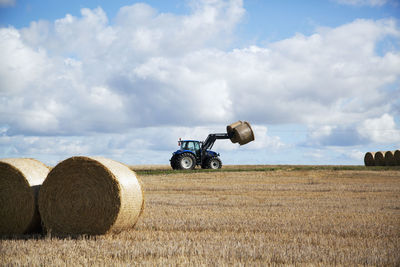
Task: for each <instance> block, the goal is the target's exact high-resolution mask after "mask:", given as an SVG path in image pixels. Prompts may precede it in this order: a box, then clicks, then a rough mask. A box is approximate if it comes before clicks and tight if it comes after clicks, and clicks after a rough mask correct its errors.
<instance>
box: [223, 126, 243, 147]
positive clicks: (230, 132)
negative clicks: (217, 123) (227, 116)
mask: <svg viewBox="0 0 400 267" xmlns="http://www.w3.org/2000/svg"><path fill="white" fill-rule="evenodd" d="M242 123H243V122H242V121H237V122H234V123H232V124H230V125H228V126H226V132H227V133H228V135H229V136H232V137H231V142H232V143H237V142H239V137H238V136H236V135H235V133H234V131H233V129H235V128H236V127H238V126H239V125H241V124H242Z"/></svg>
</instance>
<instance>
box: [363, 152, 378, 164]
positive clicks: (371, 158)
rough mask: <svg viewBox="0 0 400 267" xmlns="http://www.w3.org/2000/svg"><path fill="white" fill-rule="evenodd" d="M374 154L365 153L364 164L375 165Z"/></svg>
mask: <svg viewBox="0 0 400 267" xmlns="http://www.w3.org/2000/svg"><path fill="white" fill-rule="evenodd" d="M374 155H375V152H367V153H365V156H364V164H365V166H375V160H374Z"/></svg>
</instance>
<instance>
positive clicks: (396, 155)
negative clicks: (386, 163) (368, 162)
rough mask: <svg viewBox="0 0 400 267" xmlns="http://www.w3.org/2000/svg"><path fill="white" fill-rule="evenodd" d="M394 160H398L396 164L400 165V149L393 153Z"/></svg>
mask: <svg viewBox="0 0 400 267" xmlns="http://www.w3.org/2000/svg"><path fill="white" fill-rule="evenodd" d="M393 157H394V161H395V162H396V166H400V150H396V151H395V152H394V154H393Z"/></svg>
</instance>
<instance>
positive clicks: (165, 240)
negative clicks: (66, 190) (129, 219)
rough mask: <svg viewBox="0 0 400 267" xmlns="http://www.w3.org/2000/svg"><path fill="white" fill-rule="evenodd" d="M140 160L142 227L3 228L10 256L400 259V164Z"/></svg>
mask: <svg viewBox="0 0 400 267" xmlns="http://www.w3.org/2000/svg"><path fill="white" fill-rule="evenodd" d="M133 168H134V169H136V170H137V173H138V176H139V177H140V179H141V180H142V184H143V186H144V191H145V197H146V207H145V211H144V213H143V215H142V217H141V218H140V219H139V221H138V223H137V225H136V226H135V228H134V229H131V230H126V231H122V232H120V233H112V234H108V235H105V236H92V237H87V236H79V237H68V238H62V237H56V236H50V235H31V236H21V237H7V238H5V237H3V238H2V239H1V240H0V242H1V243H0V265H11V266H12V265H30V266H31V265H71V266H75V265H109V266H111V265H148V266H154V265H159V266H161V265H168V266H176V265H193V266H198V265H207V266H208V265H214V266H223V265H225V266H226V265H237V266H242V265H281V264H282V265H307V266H308V265H319V266H327V265H343V266H354V265H371V266H399V265H400V169H399V168H392V169H390V168H386V169H379V168H364V167H355V168H336V167H303V168H301V167H300V168H299V167H290V166H286V167H271V166H264V167H257V168H255V167H254V166H253V167H252V166H241V167H237V166H228V167H225V168H224V169H223V170H222V171H217V172H215V171H211V172H210V171H206V172H204V171H196V172H171V171H167V170H164V169H163V168H164V167H162V166H157V168H154V167H153V168H149V167H143V166H142V167H141V168H139V167H133ZM166 169H168V168H166Z"/></svg>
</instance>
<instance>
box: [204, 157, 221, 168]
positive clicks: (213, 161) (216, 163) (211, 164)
mask: <svg viewBox="0 0 400 267" xmlns="http://www.w3.org/2000/svg"><path fill="white" fill-rule="evenodd" d="M221 167H222V162H221V160H220V159H219V158H218V157H211V158H208V159H207V161H206V168H207V169H213V170H216V169H221Z"/></svg>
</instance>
